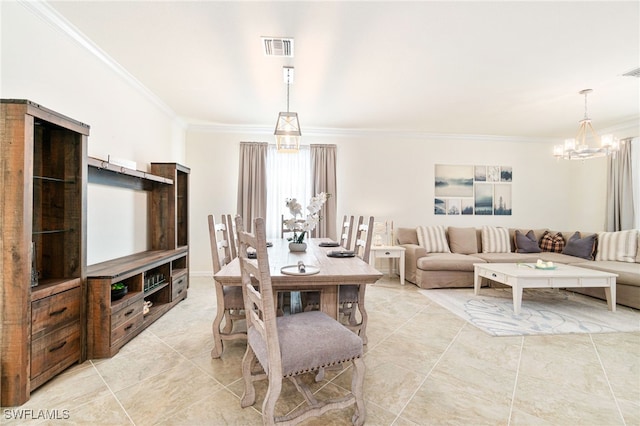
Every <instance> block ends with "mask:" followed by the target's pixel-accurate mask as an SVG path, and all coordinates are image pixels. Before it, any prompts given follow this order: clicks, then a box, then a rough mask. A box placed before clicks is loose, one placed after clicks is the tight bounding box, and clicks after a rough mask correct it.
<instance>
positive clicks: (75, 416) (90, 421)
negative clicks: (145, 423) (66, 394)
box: [50, 394, 133, 426]
mask: <svg viewBox="0 0 640 426" xmlns="http://www.w3.org/2000/svg"><path fill="white" fill-rule="evenodd" d="M50 424H52V425H55V424H58V422H55V421H52V422H50ZM64 424H65V425H78V426H84V425H122V426H124V425H133V422H132V421H131V419H130V418H129V416H128V415H127V413H126V411H125V410H124V408H123V407H122V406H121V405H120V403H119V402H118V400H117V399H116V397H115V395H113V394H109V395H105V396H103V397H100V398H94V399H92V400H91V401H90V402H88V403H86V404H84V405H81V406H79V407H77V408H74V409H72V410H69V418H68V420H66V421H65V422H64Z"/></svg>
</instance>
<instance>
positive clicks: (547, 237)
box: [540, 231, 564, 253]
mask: <svg viewBox="0 0 640 426" xmlns="http://www.w3.org/2000/svg"><path fill="white" fill-rule="evenodd" d="M540 249H541V250H542V251H550V252H553V253H562V250H564V238H562V233H561V232H558V233H557V234H555V235H552V234H551V232H549V231H547V232H545V233H544V235H543V236H542V239H541V240H540Z"/></svg>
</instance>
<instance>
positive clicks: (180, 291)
mask: <svg viewBox="0 0 640 426" xmlns="http://www.w3.org/2000/svg"><path fill="white" fill-rule="evenodd" d="M182 290H183V289H182V288H181V289H180V291H178V296H179V295H180V293H182Z"/></svg>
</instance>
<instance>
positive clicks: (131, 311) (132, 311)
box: [124, 309, 135, 317]
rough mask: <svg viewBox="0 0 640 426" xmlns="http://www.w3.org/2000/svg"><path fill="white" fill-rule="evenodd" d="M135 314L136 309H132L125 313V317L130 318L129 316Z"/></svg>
mask: <svg viewBox="0 0 640 426" xmlns="http://www.w3.org/2000/svg"><path fill="white" fill-rule="evenodd" d="M134 312H135V309H131V310H130V311H127V312H125V313H124V316H125V317H128V316H129V315H131V314H132V313H134Z"/></svg>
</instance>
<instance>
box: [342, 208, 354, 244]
mask: <svg viewBox="0 0 640 426" xmlns="http://www.w3.org/2000/svg"><path fill="white" fill-rule="evenodd" d="M352 235H353V216H348V217H347V215H344V219H342V234H341V236H340V245H341V246H342V247H343V248H344V249H345V250H351V237H352Z"/></svg>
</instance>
